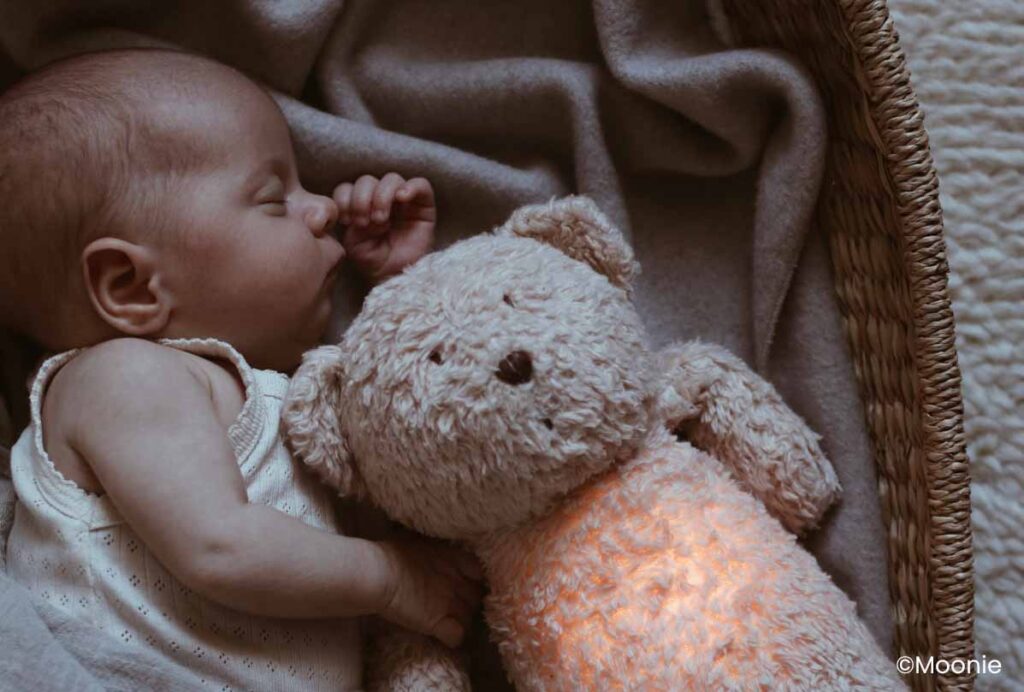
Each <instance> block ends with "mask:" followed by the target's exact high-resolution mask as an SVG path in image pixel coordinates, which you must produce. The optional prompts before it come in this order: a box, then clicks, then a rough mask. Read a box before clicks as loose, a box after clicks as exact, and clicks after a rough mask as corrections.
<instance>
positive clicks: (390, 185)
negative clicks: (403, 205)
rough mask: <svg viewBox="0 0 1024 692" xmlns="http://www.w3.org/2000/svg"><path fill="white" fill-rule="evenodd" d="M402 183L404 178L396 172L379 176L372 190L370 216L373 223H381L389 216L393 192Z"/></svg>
mask: <svg viewBox="0 0 1024 692" xmlns="http://www.w3.org/2000/svg"><path fill="white" fill-rule="evenodd" d="M404 183H405V178H403V177H402V176H400V175H398V174H397V173H388V174H387V175H385V176H384V177H383V178H381V181H380V183H379V184H378V185H377V187H376V189H375V190H374V191H373V203H372V204H373V210H372V213H371V216H370V220H371V221H372V222H373V223H377V224H382V223H384V222H385V221H387V220H388V219H389V218H391V205H392V204H393V203H394V201H395V193H396V192H398V190H399V188H401V187H402V185H403V184H404Z"/></svg>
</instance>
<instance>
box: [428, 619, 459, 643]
mask: <svg viewBox="0 0 1024 692" xmlns="http://www.w3.org/2000/svg"><path fill="white" fill-rule="evenodd" d="M433 634H434V636H435V637H437V638H438V639H440V640H441V642H442V643H443V644H445V645H446V646H449V647H451V648H453V649H454V648H455V647H457V646H458V645H459V644H461V643H462V637H463V636H464V635H465V630H463V629H462V625H460V624H459V623H458V621H456V620H455V619H454V618H445V619H444V620H441V621H440V622H439V623H437V625H436V626H435V627H434V633H433Z"/></svg>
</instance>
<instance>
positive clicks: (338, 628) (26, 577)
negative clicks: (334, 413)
mask: <svg viewBox="0 0 1024 692" xmlns="http://www.w3.org/2000/svg"><path fill="white" fill-rule="evenodd" d="M161 343H163V344H165V345H167V346H171V347H174V348H179V349H182V350H186V351H189V352H192V353H196V354H198V355H203V356H216V357H222V358H225V359H227V360H228V361H229V362H231V363H232V364H233V365H234V366H235V367H236V368H237V369H238V372H239V375H240V376H241V379H242V382H243V383H244V384H245V404H244V405H243V407H242V411H241V413H240V414H239V416H238V418H237V419H236V420H235V422H234V423H233V424H232V425H231V427H230V428H229V430H228V437H229V438H230V441H231V446H232V448H233V449H234V452H235V458H236V460H237V461H238V465H239V468H240V469H241V472H242V475H243V477H244V478H245V487H246V493H247V494H248V497H249V501H250V502H253V503H261V504H265V505H269V506H271V507H274V508H275V509H277V510H279V511H281V512H284V513H285V514H289V515H291V516H293V517H296V518H298V519H300V520H302V521H304V522H305V523H307V524H309V525H311V526H315V527H317V528H320V529H324V530H327V531H332V532H338V531H339V527H338V524H337V521H336V520H335V514H334V511H333V509H332V494H331V492H330V491H329V490H328V489H327V488H326V487H325V486H323V485H321V484H319V483H318V482H317V481H316V480H315V479H314V478H313V477H312V476H311V475H310V474H308V473H305V472H304V471H303V470H302V469H301V468H300V464H299V463H298V462H297V461H296V460H294V459H292V457H291V455H290V454H289V453H288V451H287V450H286V449H285V447H284V445H283V443H282V440H281V438H280V435H279V416H280V410H281V405H282V402H283V399H284V396H285V393H286V391H287V388H288V379H287V377H285V376H284V375H282V374H280V373H277V372H272V371H269V370H256V369H253V368H250V367H249V365H248V364H247V363H246V362H245V360H244V359H243V358H242V356H241V355H240V354H238V352H236V351H235V350H234V349H233V348H231V347H230V346H229V345H227V344H225V343H223V342H221V341H216V340H212V339H201V340H200V339H188V340H173V341H172V340H165V341H162V342H161ZM78 353H80V351H69V352H67V353H62V354H60V355H57V356H54V357H52V358H50V359H49V360H47V361H46V362H45V363H44V364H43V365H42V367H41V368H40V369H39V372H38V373H37V374H36V377H35V380H34V382H33V385H32V390H31V397H30V404H31V421H30V425H29V427H28V428H27V429H26V430H25V431H24V433H22V435H21V437H20V438H19V440H18V442H17V444H16V445H15V446H14V448H13V450H12V451H11V475H12V478H13V481H14V487H15V491H16V493H17V496H18V504H17V506H16V509H15V516H14V526H13V528H12V529H11V535H10V539H9V543H8V566H7V569H8V572H9V573H10V575H11V576H12V577H13V578H14V579H15V580H16V581H18V582H20V583H21V584H22V585H24V586H25V587H26V588H28V589H29V591H31V592H32V593H33V594H34V595H35V596H36V597H38V598H41V599H43V600H45V601H47V602H49V603H50V604H51V605H53V606H56V607H58V608H61V609H63V610H65V611H66V612H67V613H68V614H69V615H71V616H73V617H76V618H82V619H85V620H86V621H88V622H90V623H92V624H93V625H94V626H95V627H97V628H100V629H102V630H104V631H106V632H107V633H109V634H110V635H113V636H115V637H117V638H119V639H120V640H121V641H123V642H125V643H126V644H129V645H137V646H140V647H145V648H146V649H148V650H149V651H151V652H152V653H154V654H157V655H158V656H164V657H166V658H168V659H171V660H173V661H174V662H176V663H178V664H180V665H183V666H185V667H187V668H189V669H190V670H192V671H193V672H194V673H195V675H196V677H198V678H200V679H202V680H203V681H204V683H205V684H206V685H207V687H208V688H210V689H214V690H225V691H226V690H275V691H276V690H353V689H359V687H360V686H361V677H362V666H361V659H362V656H361V650H360V638H359V628H358V621H357V620H356V619H343V620H342V619H336V620H284V619H274V618H264V617H258V616H251V615H246V614H243V613H241V612H238V611H236V610H233V609H230V608H227V607H224V606H221V605H219V604H216V603H213V602H211V601H209V600H206V599H204V598H202V597H200V596H199V595H197V594H196V593H194V592H193V591H191V590H190V589H188V588H187V587H185V586H184V585H183V584H181V583H180V582H179V581H177V580H176V579H175V578H174V577H172V576H171V575H170V574H169V573H168V572H167V570H165V569H164V568H163V566H162V565H161V564H160V563H159V562H158V561H157V559H156V558H155V557H154V556H153V555H152V554H151V553H150V552H149V551H148V550H147V549H146V546H145V545H143V543H142V541H141V540H140V539H139V538H138V537H137V536H136V535H135V533H134V532H133V531H132V530H131V528H129V527H128V525H127V524H125V523H124V521H123V520H122V518H121V517H120V516H119V514H118V512H117V510H116V509H115V508H114V506H113V504H112V503H111V502H110V501H109V499H108V498H107V496H105V495H103V496H97V495H95V494H92V493H87V492H85V491H83V490H82V489H81V488H79V487H78V486H77V485H75V484H74V483H72V482H71V481H69V480H67V479H66V478H64V477H63V476H62V475H61V474H60V472H59V471H57V469H56V468H55V467H54V465H53V463H52V461H51V460H50V458H49V457H48V456H47V454H46V450H44V449H43V433H42V416H41V411H42V397H43V394H44V393H45V391H46V387H47V384H48V383H49V381H50V380H51V378H52V377H53V375H54V374H55V373H56V372H57V370H58V369H59V368H60V367H61V366H63V365H64V364H65V363H67V362H68V361H70V360H71V359H72V358H74V357H75V356H76V355H77V354H78Z"/></svg>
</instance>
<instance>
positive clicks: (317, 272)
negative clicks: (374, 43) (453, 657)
mask: <svg viewBox="0 0 1024 692" xmlns="http://www.w3.org/2000/svg"><path fill="white" fill-rule="evenodd" d="M434 220H435V206H434V194H433V190H432V188H431V186H430V184H429V183H428V182H427V181H426V180H424V179H422V178H413V179H410V180H406V179H404V178H403V177H401V176H400V175H398V174H395V173H388V174H387V175H384V176H383V177H382V178H380V179H377V178H375V177H372V176H363V177H360V178H359V179H358V180H356V181H355V183H354V184H349V183H344V184H341V185H338V186H337V188H336V189H335V190H334V192H333V198H331V197H326V196H321V195H318V194H314V193H312V192H309V191H307V190H305V189H304V188H303V187H302V185H301V183H300V182H299V180H298V177H297V172H296V164H295V157H294V152H293V150H292V145H291V140H290V135H289V130H288V126H287V124H286V122H285V119H284V117H283V116H282V113H281V111H280V110H279V108H278V107H277V105H276V104H275V102H274V101H273V100H272V99H271V97H270V96H269V95H268V94H267V93H266V92H265V91H264V90H263V89H262V88H261V87H259V86H258V85H256V84H255V83H254V82H252V81H250V80H249V79H247V78H245V77H244V76H243V75H241V74H240V73H238V72H237V71H235V70H233V69H231V68H228V67H226V66H224V65H221V64H219V63H216V62H214V61H211V60H208V59H205V58H201V57H198V56H193V55H189V54H186V53H177V52H173V51H164V50H154V49H137V50H126V51H111V52H102V53H92V54H86V55H83V56H78V57H75V58H71V59H66V60H62V61H59V62H57V63H54V64H52V65H50V66H47V67H46V68H44V69H43V70H41V71H39V72H37V73H35V74H32V75H30V76H28V77H27V78H26V79H24V80H23V81H22V82H20V83H18V84H16V85H15V86H14V87H12V88H11V89H10V90H8V91H7V92H6V93H4V94H3V95H0V265H2V266H0V324H2V325H3V326H5V327H8V328H11V329H14V330H16V331H19V332H22V333H24V334H26V335H28V336H29V337H31V338H32V339H34V340H35V341H37V342H38V343H39V344H40V345H41V346H42V347H43V348H45V349H46V350H48V351H51V352H55V353H58V354H59V355H56V356H54V357H51V358H49V359H48V360H47V361H46V362H45V363H44V364H43V365H42V366H41V367H40V369H39V371H38V373H37V374H36V376H35V379H34V382H33V386H32V390H31V425H30V427H29V428H28V429H27V430H26V431H25V433H24V434H23V435H22V436H21V438H20V440H19V441H18V443H17V445H16V446H15V448H14V450H13V453H12V460H11V463H12V476H13V480H14V483H15V488H16V491H17V493H18V500H19V504H18V506H17V510H16V515H15V523H14V527H13V529H12V532H11V537H10V542H9V550H8V570H9V572H10V574H11V575H12V576H13V577H14V578H15V579H17V580H18V581H20V582H21V583H22V584H23V585H25V586H26V587H27V588H28V589H29V590H31V591H32V592H33V593H34V594H35V595H36V596H37V597H39V598H42V599H45V600H48V601H49V602H50V604H51V605H54V606H56V607H58V608H61V609H63V610H65V611H66V612H67V613H69V614H70V615H71V616H73V617H76V618H82V619H84V620H86V621H88V622H90V623H92V624H94V625H95V626H96V627H98V628H100V629H102V630H104V631H106V632H107V633H108V634H110V635H113V636H115V637H118V638H120V639H121V640H123V641H124V642H126V643H129V644H134V645H138V646H143V647H146V648H147V649H149V650H150V651H152V652H154V653H157V654H159V655H161V656H163V657H165V659H169V660H170V661H171V662H173V663H176V664H180V665H183V666H185V667H187V668H188V669H190V670H191V671H192V672H193V673H195V675H196V676H197V677H198V678H201V679H202V680H203V681H204V682H206V683H207V684H209V685H210V686H212V687H214V688H216V689H275V690H285V689H303V690H308V689H355V688H358V687H360V685H361V662H360V651H359V647H360V642H359V632H358V628H357V622H358V621H357V620H356V619H355V618H356V616H362V615H369V614H377V615H380V616H381V617H383V618H384V619H385V620H389V621H392V622H394V623H397V624H399V625H402V626H404V627H407V628H410V629H413V630H416V631H419V632H422V633H426V634H429V635H433V636H435V637H437V638H438V639H440V640H441V641H443V642H444V643H446V644H448V645H450V646H455V645H457V644H458V643H459V642H460V641H461V639H462V637H463V633H464V631H465V628H466V627H467V625H468V622H469V619H470V617H471V616H472V613H473V611H474V609H475V607H476V604H477V602H478V600H479V596H480V593H479V591H480V587H479V583H478V581H479V578H480V574H479V568H478V566H477V564H476V563H475V562H474V561H473V560H472V558H470V557H469V556H468V555H467V554H464V553H462V552H460V551H457V550H455V549H454V548H449V547H447V546H443V545H440V544H434V543H427V542H426V541H425V540H414V539H411V538H403V539H395V540H391V541H380V542H374V541H369V540H364V539H361V538H356V537H351V536H344V535H340V533H339V530H338V526H337V525H336V522H335V519H334V513H333V509H332V507H333V505H332V496H331V494H330V493H329V492H328V491H327V490H326V489H324V488H322V487H321V486H320V485H318V484H317V483H316V482H314V481H313V480H311V479H310V478H309V477H308V475H305V474H303V472H302V470H301V469H300V468H299V465H298V464H297V463H296V462H295V461H294V460H293V459H292V458H291V456H290V455H289V454H288V453H287V451H286V450H285V448H284V447H283V445H282V442H281V439H280V436H279V434H278V415H279V410H280V405H281V401H282V397H283V396H284V394H285V391H286V389H287V378H286V376H285V375H283V374H281V373H287V372H289V371H291V370H292V369H293V368H294V367H295V366H296V365H297V364H298V363H299V361H300V359H301V356H302V353H303V352H304V351H306V350H307V349H309V348H311V347H313V346H315V345H316V344H317V342H318V339H319V337H320V335H321V333H322V332H323V331H324V329H325V327H326V324H327V319H328V315H329V313H330V310H331V293H332V291H331V289H332V285H333V283H334V279H335V276H336V275H337V273H338V271H339V268H340V267H341V262H342V259H343V258H347V259H348V261H349V262H351V264H352V265H354V266H355V267H356V269H358V270H359V271H361V272H362V273H363V274H364V275H365V276H366V277H367V278H369V279H370V280H371V281H374V280H380V279H382V278H385V277H387V276H389V275H392V274H394V273H396V272H399V271H401V270H402V268H403V267H405V266H406V265H408V264H409V263H411V262H413V261H415V260H416V259H417V258H419V257H420V256H421V255H423V253H424V252H426V251H427V249H428V248H429V246H430V244H431V241H432V237H433V232H434ZM339 222H340V225H341V227H342V228H343V231H344V232H343V233H342V241H341V242H340V243H339V241H338V240H336V239H335V237H334V232H335V227H336V225H338V224H339Z"/></svg>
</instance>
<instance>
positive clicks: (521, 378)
mask: <svg viewBox="0 0 1024 692" xmlns="http://www.w3.org/2000/svg"><path fill="white" fill-rule="evenodd" d="M494 374H495V375H497V376H498V379H499V380H501V381H502V382H505V383H507V384H511V385H520V384H523V383H524V382H529V381H530V378H531V377H533V359H532V358H530V354H529V353H527V352H526V351H512V352H511V353H509V354H508V355H507V356H505V357H504V358H502V359H501V362H500V363H498V371H497V372H496V373H494Z"/></svg>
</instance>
